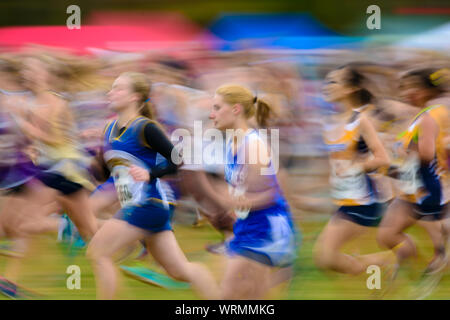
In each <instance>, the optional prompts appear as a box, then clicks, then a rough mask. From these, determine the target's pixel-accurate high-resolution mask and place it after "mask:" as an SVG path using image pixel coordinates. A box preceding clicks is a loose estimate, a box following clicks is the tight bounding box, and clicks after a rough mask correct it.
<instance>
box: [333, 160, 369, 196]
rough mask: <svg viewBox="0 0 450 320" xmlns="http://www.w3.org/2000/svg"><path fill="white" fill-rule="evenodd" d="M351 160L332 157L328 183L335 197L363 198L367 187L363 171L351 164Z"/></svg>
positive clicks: (367, 193)
mask: <svg viewBox="0 0 450 320" xmlns="http://www.w3.org/2000/svg"><path fill="white" fill-rule="evenodd" d="M351 164H352V161H351V160H343V159H332V160H331V161H330V165H331V176H330V184H331V187H332V190H331V194H332V196H333V198H335V199H340V200H341V199H355V200H356V199H364V198H367V197H368V196H369V191H368V190H369V189H368V186H367V180H366V176H365V174H364V172H362V171H360V170H359V169H357V168H355V166H352V165H351Z"/></svg>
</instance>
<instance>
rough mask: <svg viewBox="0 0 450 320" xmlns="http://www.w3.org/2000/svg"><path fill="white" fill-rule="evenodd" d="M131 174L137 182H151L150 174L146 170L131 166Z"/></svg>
mask: <svg viewBox="0 0 450 320" xmlns="http://www.w3.org/2000/svg"><path fill="white" fill-rule="evenodd" d="M129 173H130V175H131V176H132V177H133V179H134V180H135V181H147V182H148V181H150V173H149V172H148V171H147V170H146V169H144V168H141V167H138V166H131V167H130V171H129Z"/></svg>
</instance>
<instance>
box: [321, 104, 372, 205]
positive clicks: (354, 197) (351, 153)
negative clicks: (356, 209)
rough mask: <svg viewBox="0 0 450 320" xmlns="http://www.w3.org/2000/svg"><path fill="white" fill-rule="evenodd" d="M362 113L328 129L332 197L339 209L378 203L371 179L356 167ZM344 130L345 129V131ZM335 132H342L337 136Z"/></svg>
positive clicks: (325, 139)
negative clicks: (347, 121)
mask: <svg viewBox="0 0 450 320" xmlns="http://www.w3.org/2000/svg"><path fill="white" fill-rule="evenodd" d="M359 114H360V113H359V112H354V114H353V115H352V117H351V119H350V121H349V123H347V124H345V125H336V126H333V127H331V126H326V127H325V130H324V142H325V144H326V146H327V149H328V152H329V158H330V169H331V174H330V184H331V195H332V197H333V200H334V203H335V204H336V205H338V206H360V205H368V204H372V203H374V202H376V199H375V194H374V190H373V185H372V182H371V180H370V178H369V176H368V175H367V174H366V173H365V172H363V171H360V169H358V167H356V166H354V165H353V163H354V161H355V160H356V158H357V157H358V142H359V141H360V137H361V134H360V119H359ZM342 126H344V127H343V128H342ZM336 128H340V129H343V130H339V131H340V132H338V133H337V131H336V130H335V129H336Z"/></svg>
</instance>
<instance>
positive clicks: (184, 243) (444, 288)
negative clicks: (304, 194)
mask: <svg viewBox="0 0 450 320" xmlns="http://www.w3.org/2000/svg"><path fill="white" fill-rule="evenodd" d="M325 223H326V221H308V220H306V219H302V221H301V223H299V228H300V229H301V230H302V233H303V242H302V244H301V247H300V249H299V251H298V259H297V260H296V263H295V266H294V268H295V276H294V278H293V280H292V281H291V283H290V284H289V286H286V285H284V286H281V287H280V288H277V289H276V290H274V293H273V294H271V295H270V296H269V298H272V299H292V300H304V299H306V300H316V299H331V300H334V299H344V300H347V299H358V300H359V299H363V300H365V299H375V298H376V297H375V296H374V294H375V291H376V290H369V289H367V287H366V280H367V277H368V276H369V275H367V274H362V275H360V276H349V275H341V274H337V273H328V272H322V271H321V270H319V269H317V268H316V267H315V265H314V263H313V257H312V248H313V245H314V242H315V240H316V238H317V236H318V235H319V233H320V231H321V230H322V228H323V227H324V225H325ZM174 229H175V235H176V237H177V239H178V242H179V244H180V246H181V248H182V249H183V251H184V252H185V253H186V255H187V257H188V259H190V260H192V261H199V262H202V263H205V264H206V265H207V266H208V267H209V268H210V270H211V271H212V272H213V274H214V275H215V276H216V278H217V279H218V280H219V279H220V278H221V275H222V274H223V266H224V262H225V261H224V259H223V257H220V256H217V255H212V254H210V253H208V252H206V251H205V250H204V246H205V244H207V243H214V242H217V241H220V240H221V236H220V235H219V234H218V233H217V232H216V231H215V230H213V229H212V227H211V226H209V225H205V226H203V227H196V228H194V227H192V226H189V225H181V224H175V226H174ZM408 232H409V233H410V234H411V235H412V236H413V237H414V239H415V240H416V241H417V244H418V247H419V250H420V252H421V253H422V254H423V256H424V257H425V258H431V255H432V247H431V241H430V240H429V239H428V237H427V236H426V234H425V232H424V231H423V230H421V229H419V228H418V227H413V228H411V229H410V230H408ZM374 237H375V230H371V231H370V232H369V233H368V234H367V235H365V236H363V237H362V238H359V239H357V240H355V241H353V242H352V243H350V244H349V245H348V246H346V248H345V251H346V252H348V253H357V254H359V253H362V254H363V253H371V252H376V251H378V250H379V249H378V248H377V245H376V243H375V240H374V239H375V238H374ZM425 260H426V259H425ZM425 260H424V261H423V262H422V263H418V264H417V265H416V266H415V268H416V269H417V270H419V271H420V270H422V268H423V267H424V266H425ZM5 262H6V258H5V257H3V256H0V274H3V272H4V267H5ZM125 263H126V264H132V263H133V261H132V260H131V261H128V262H125ZM148 263H149V264H150V265H151V266H152V268H154V269H156V270H161V269H159V268H158V267H157V266H156V265H155V264H154V262H152V261H151V259H150V261H149V262H148ZM73 264H74V265H78V266H80V269H81V289H80V290H69V289H67V287H66V280H67V277H68V276H69V275H68V274H66V269H67V267H68V266H69V265H73ZM19 271H20V277H19V283H20V284H21V285H23V286H25V287H28V288H30V289H33V290H35V291H37V292H39V293H41V294H43V297H42V299H55V300H59V299H69V300H79V299H87V300H91V299H95V279H94V275H93V273H92V268H91V266H90V265H89V262H88V261H87V260H86V258H85V256H84V252H81V253H80V254H79V255H78V256H76V257H74V258H70V257H68V256H66V255H64V254H63V250H62V249H61V247H60V245H59V244H57V242H56V235H45V236H40V237H38V238H37V239H35V240H34V241H33V244H32V248H31V252H30V255H29V256H28V257H27V258H25V259H24V260H23V263H22V267H21V269H20V270H19ZM120 279H121V288H120V292H119V296H118V298H119V299H137V300H140V299H152V300H160V299H162V300H175V299H181V300H191V299H198V297H197V296H196V295H195V294H194V293H193V291H192V290H190V289H187V290H167V289H162V288H158V287H155V286H151V285H148V284H145V283H142V282H139V281H137V280H134V279H131V278H128V277H126V276H125V275H124V274H123V273H120ZM414 281H415V279H411V275H410V273H408V272H406V271H405V272H403V271H402V272H401V273H400V275H399V277H398V281H397V282H396V289H395V290H393V292H390V293H389V294H388V295H387V296H385V297H384V298H385V299H409V297H410V296H409V292H410V290H411V289H412V286H413V285H414V283H415V282H414ZM382 286H383V283H382ZM449 297H450V276H449V275H448V274H446V275H444V277H443V278H442V280H441V282H440V284H439V287H438V288H437V289H436V290H435V291H434V292H433V293H432V294H431V295H430V296H429V297H428V299H448V298H449ZM0 299H6V297H3V296H0Z"/></svg>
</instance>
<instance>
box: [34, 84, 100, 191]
mask: <svg viewBox="0 0 450 320" xmlns="http://www.w3.org/2000/svg"><path fill="white" fill-rule="evenodd" d="M52 94H55V95H58V96H59V94H57V93H54V92H52ZM45 120H46V121H48V124H49V125H48V126H47V127H48V130H49V134H50V135H51V136H52V137H53V138H55V139H54V140H55V141H54V142H53V143H45V142H43V141H36V142H35V144H36V146H37V148H38V150H39V156H38V157H37V159H36V164H37V165H38V166H39V168H40V169H41V172H40V174H39V175H38V178H39V179H40V180H41V181H42V182H43V183H44V184H46V185H47V186H49V187H51V188H54V189H57V190H59V191H61V192H62V193H64V194H70V193H73V192H76V191H78V190H79V189H81V188H85V189H87V190H90V191H92V190H94V188H95V185H94V183H93V182H92V178H91V176H90V174H89V171H88V168H89V166H90V157H89V155H88V154H87V152H86V151H85V150H84V149H83V147H82V145H81V144H80V143H79V141H78V138H77V132H76V127H75V121H74V118H73V115H72V113H71V112H70V109H69V108H67V107H65V108H64V109H62V110H61V112H53V113H51V115H50V118H49V119H45Z"/></svg>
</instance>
